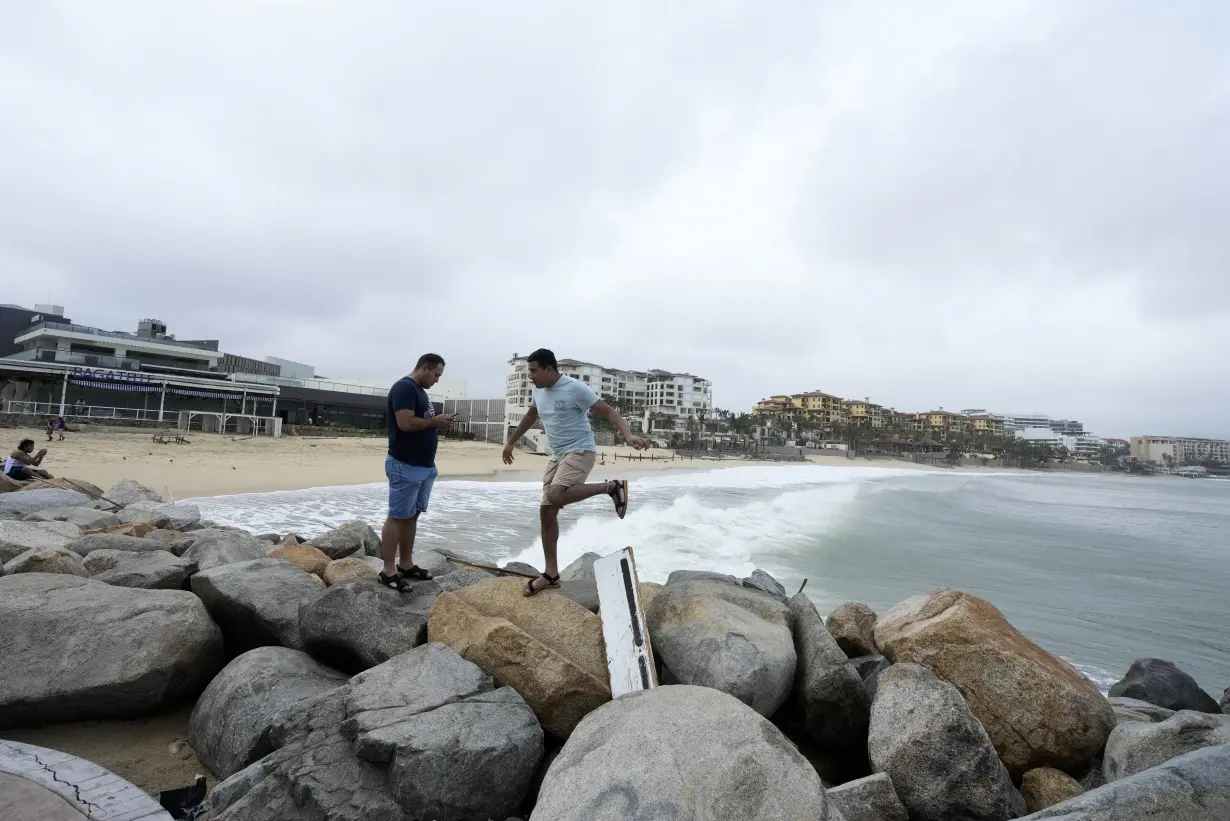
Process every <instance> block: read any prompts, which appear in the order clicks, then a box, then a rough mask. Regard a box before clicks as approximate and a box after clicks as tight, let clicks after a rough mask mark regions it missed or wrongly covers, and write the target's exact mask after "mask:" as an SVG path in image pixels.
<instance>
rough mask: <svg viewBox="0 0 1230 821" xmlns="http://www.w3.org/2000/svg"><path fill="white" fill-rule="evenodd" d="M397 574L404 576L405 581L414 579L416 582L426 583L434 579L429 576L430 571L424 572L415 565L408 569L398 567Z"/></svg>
mask: <svg viewBox="0 0 1230 821" xmlns="http://www.w3.org/2000/svg"><path fill="white" fill-rule="evenodd" d="M397 572H398V573H400V574H401V575H403V576H405V577H406V578H407V579H414V580H415V581H416V582H428V581H431V580H432V579H433V578H435V577H434V576H432V575H431V572H430V571H427V570H424V569H423V568H421V567H419V566H418V565H417V564H416V565H413V566H411V567H409V568H406V567H402V566H401V565H398V566H397Z"/></svg>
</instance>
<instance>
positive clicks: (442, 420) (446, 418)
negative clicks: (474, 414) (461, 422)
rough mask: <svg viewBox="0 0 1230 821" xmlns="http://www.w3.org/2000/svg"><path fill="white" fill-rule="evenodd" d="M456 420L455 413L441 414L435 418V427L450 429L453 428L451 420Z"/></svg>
mask: <svg viewBox="0 0 1230 821" xmlns="http://www.w3.org/2000/svg"><path fill="white" fill-rule="evenodd" d="M456 418H457V414H455V413H442V414H440V415H439V416H437V417H436V420H437V421H436V427H438V428H451V427H452V426H453V420H455V419H456Z"/></svg>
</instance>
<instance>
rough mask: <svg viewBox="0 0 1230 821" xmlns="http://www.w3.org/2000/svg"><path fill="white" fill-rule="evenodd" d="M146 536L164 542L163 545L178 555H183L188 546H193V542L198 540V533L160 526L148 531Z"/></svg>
mask: <svg viewBox="0 0 1230 821" xmlns="http://www.w3.org/2000/svg"><path fill="white" fill-rule="evenodd" d="M144 538H146V539H152V540H154V541H157V542H162V544H163V546H164V547H166V549H167V550H169V551H171V553H173V554H174V555H176V556H182V555H184V552H185V551H186V550H187V549H188V548H190V547H192V544H193V542H195V541H196V534H195V533H180V532H179V531H178V530H165V529H162V528H158V529H155V530H151V531H150V532H149V533H146V534H145V536H144Z"/></svg>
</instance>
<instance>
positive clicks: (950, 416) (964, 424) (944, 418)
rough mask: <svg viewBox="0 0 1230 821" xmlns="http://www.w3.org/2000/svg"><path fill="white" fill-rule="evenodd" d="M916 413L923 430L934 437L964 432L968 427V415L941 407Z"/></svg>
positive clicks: (945, 436)
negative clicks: (920, 420)
mask: <svg viewBox="0 0 1230 821" xmlns="http://www.w3.org/2000/svg"><path fill="white" fill-rule="evenodd" d="M918 415H919V417H921V419H922V427H923V430H924V431H925V432H926V433H929V434H931V435H932V436H935V437H942V438H947V437H949V436H953V435H956V434H962V433H965V432H966V431H967V430H968V429H969V417H968V416H966V415H964V414H961V413H953V412H952V411H946V410H944V409H943V408H940V409H939V410H933V411H927V412H926V413H920V414H918Z"/></svg>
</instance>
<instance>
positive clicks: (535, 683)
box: [427, 578, 611, 738]
mask: <svg viewBox="0 0 1230 821" xmlns="http://www.w3.org/2000/svg"><path fill="white" fill-rule="evenodd" d="M524 583H525V582H524V580H522V579H515V578H495V579H490V580H489V581H485V582H480V583H478V584H473V585H470V586H469V587H463V588H462V589H460V590H455V591H453V592H449V593H441V594H440V596H439V597H438V598H437V599H436V603H435V604H434V605H433V606H432V609H431V613H430V615H429V616H428V620H427V640H428V641H438V642H442V643H443V644H446V645H448V646H449V647H451V648H452V649H453V650H455V651H456V652H457V653H458V654H460V655H461V656H462V657H464V658H466V659H468V660H469V661H472V662H474V663H475V664H477V665H478V666H479V667H481V668H482V669H483V671H484V672H486V673H487V674H488V675H490V676H492V677H493V678H495V680H496V681H497V682H499V684H501V685H507V686H509V687H512V688H513V689H514V690H516V691H517V692H518V693H520V694H521V696H522V698H524V699H525V700H526V702H527V703H528V704H529V705H530V707H532V708H533V709H534V712H535V714H537V716H538V720H539V721H540V722H541V723H542V726H543V728H544V729H546V730H547V731H548V732H550V733H552V734H554V735H556V736H558V737H559V738H567V737H568V735H569V734H570V733H571V732H572V731H573V729H574V728H575V727H576V726H577V724H578V723H579V722H580V721H581V719H582V718H584V717H585V716H586V715H588V714H589V713H590V712H592V711H593V710H595V709H597V708H598V707H600V706H601V705H602V704H604V703H606V702H608V701H610V700H611V686H610V678H609V674H608V672H607V668H606V649H605V645H604V644H603V640H602V619H601V618H600V617H599V616H598V615H597V614H595V613H591V612H589V611H588V610H587V609H585V608H584V607H582V606H581V605H579V604H577V603H576V602H574V601H572V600H570V599H568V598H566V597H565V596H563V595H562V594H560V593H559V592H557V591H554V590H545V591H543V592H541V593H538V594H537V595H535V596H533V597H529V598H527V597H526V596H524V595H522V593H521V590H522V587H523V586H524Z"/></svg>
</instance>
